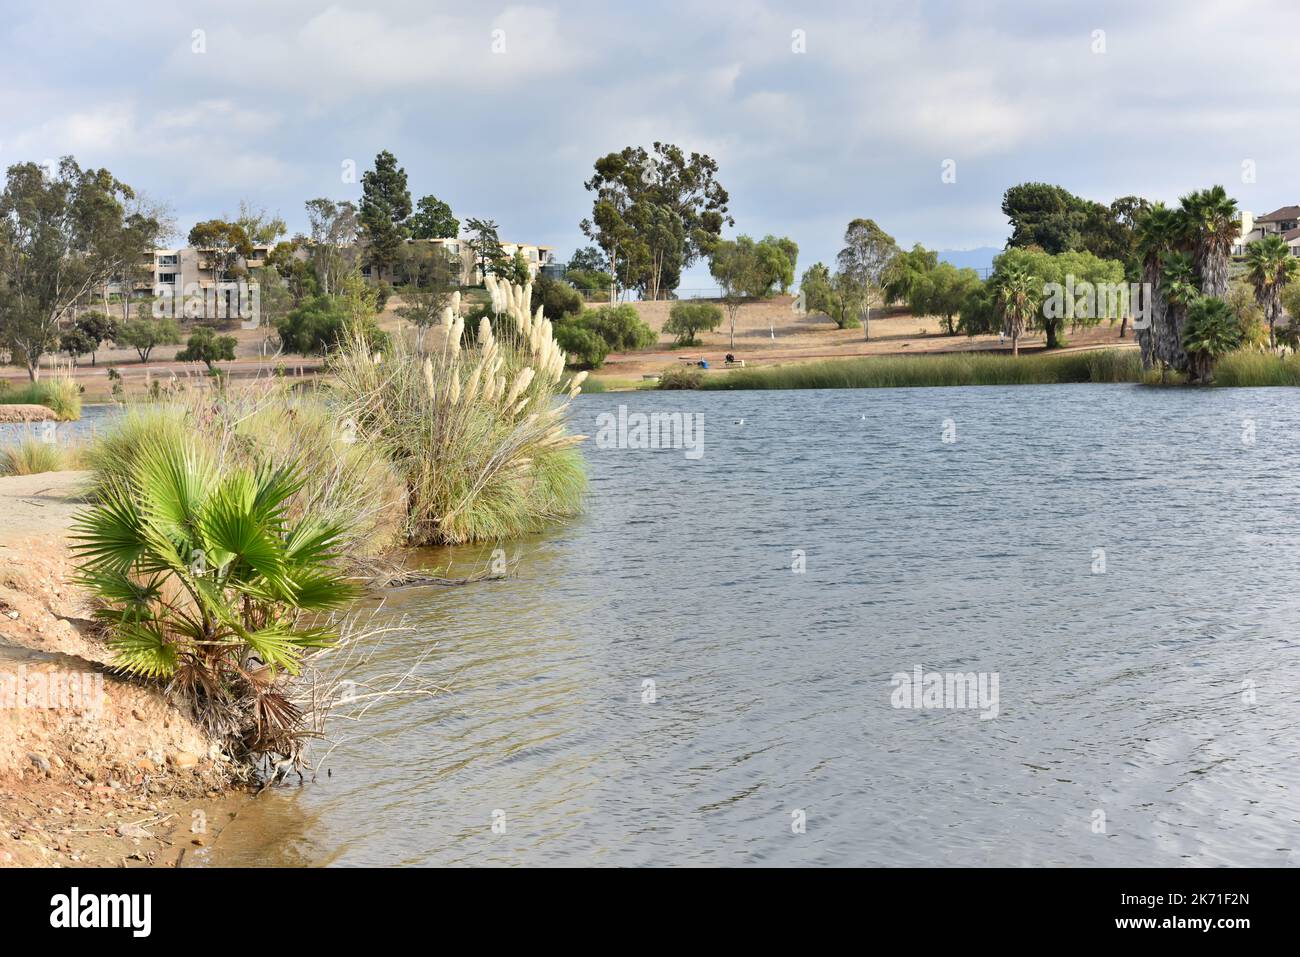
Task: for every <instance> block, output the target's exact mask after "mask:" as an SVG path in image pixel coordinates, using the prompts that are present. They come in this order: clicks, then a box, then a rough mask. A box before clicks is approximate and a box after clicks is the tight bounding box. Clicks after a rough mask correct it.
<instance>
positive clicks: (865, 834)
mask: <svg viewBox="0 0 1300 957" xmlns="http://www.w3.org/2000/svg"><path fill="white" fill-rule="evenodd" d="M1296 403H1297V393H1296V392H1295V391H1294V390H1288V389H1272V390H1222V391H1215V392H1195V391H1181V390H1180V391H1174V390H1170V391H1158V390H1147V389H1140V388H1136V387H1130V386H1114V387H1109V386H1061V387H1020V388H971V389H929V390H863V391H836V392H830V391H827V392H747V393H730V394H720V393H706V394H695V393H654V394H623V395H618V394H607V395H594V396H585V397H583V398H582V399H580V400H579V402H578V404H577V406H576V408H577V411H578V414H577V425H578V426H579V428H580V429H581V431H583V432H587V433H589V434H592V435H594V434H595V433H596V422H595V418H596V416H597V415H598V414H599V413H601V412H604V411H608V410H613V409H616V408H617V406H618V405H619V404H626V405H627V406H628V407H629V409H631V410H632V411H646V412H650V411H656V410H661V411H673V410H676V411H683V412H692V413H702V414H703V415H704V417H705V446H704V448H705V454H704V456H703V457H702V458H701V459H699V460H698V461H691V460H688V459H687V458H686V457H685V456H684V455H683V454H682V453H681V452H680V451H635V450H618V449H599V448H595V447H594V445H593V444H592V443H588V444H587V458H588V461H589V463H590V469H591V474H592V494H591V507H590V512H589V514H588V515H587V516H585V517H584V518H582V519H581V520H579V521H577V522H575V523H574V524H573V525H572V526H571V527H569V528H566V529H560V530H557V531H555V532H553V533H550V534H547V535H545V536H542V537H539V538H537V539H534V540H531V541H526V542H523V543H519V544H517V545H511V546H510V552H511V555H512V556H513V555H514V554H515V553H516V552H517V553H518V557H519V564H518V575H517V577H516V578H514V579H513V580H510V581H508V582H498V583H483V584H479V585H471V586H467V587H463V588H457V589H446V588H422V589H408V590H403V591H399V592H396V593H394V594H393V596H392V597H391V598H390V599H389V602H388V607H389V609H391V610H392V611H394V612H397V613H401V614H405V615H407V616H409V617H410V618H411V620H412V621H413V622H414V624H415V626H416V637H415V638H413V639H409V640H405V641H402V642H394V643H392V644H390V645H386V646H384V647H382V648H381V649H380V651H379V653H378V654H377V655H376V657H375V659H374V660H373V661H372V662H371V664H370V665H369V667H370V669H371V670H372V671H375V672H380V671H391V670H394V669H399V670H400V669H404V668H405V667H406V666H407V664H408V663H409V662H410V661H411V660H412V659H413V658H414V657H415V655H416V654H417V653H418V652H419V650H420V649H423V648H426V647H428V646H430V645H434V646H436V650H435V652H434V654H433V655H432V656H431V657H430V658H429V659H428V662H427V665H426V666H425V668H424V673H425V674H426V676H428V677H431V678H434V679H435V680H437V681H439V682H440V683H442V684H443V685H445V686H446V687H447V689H448V690H447V691H446V692H445V693H443V694H441V695H439V696H438V697H436V698H433V699H427V698H410V699H403V700H400V701H394V702H391V703H387V704H385V705H384V706H383V707H381V708H378V709H376V710H375V711H373V712H371V715H370V719H369V721H368V722H367V724H366V725H365V726H363V727H360V728H356V729H349V730H355V732H356V734H357V735H358V736H357V737H355V738H353V739H352V740H351V741H349V742H348V743H346V744H345V745H344V746H342V747H340V748H339V749H338V750H336V751H335V752H334V753H333V754H332V755H331V756H330V758H329V761H328V767H329V768H330V769H331V771H332V775H331V776H329V777H326V776H325V774H324V773H322V774H321V777H320V779H319V781H318V782H317V783H316V784H314V785H309V786H308V787H306V788H303V789H301V790H299V789H296V788H294V789H286V790H279V791H276V792H267V793H265V794H263V795H262V796H261V797H259V798H258V799H257V800H256V801H254V802H253V803H252V805H251V807H250V808H249V809H248V810H247V811H246V812H245V813H243V814H241V816H240V817H239V818H238V819H237V821H236V822H235V823H234V824H233V825H232V826H231V827H230V828H229V829H227V831H226V832H224V833H223V834H222V836H221V838H220V839H219V841H218V842H217V846H216V847H215V848H214V849H213V854H212V861H213V863H217V864H262V863H265V864H385V865H389V864H610V865H613V864H624V865H625V864H728V865H745V864H794V865H806V864H867V865H922V864H959V865H983V864H994V865H1024V864H1081V865H1102V864H1110V865H1179V864H1189V865H1220V864H1292V863H1295V862H1296V860H1297V855H1296V850H1295V848H1296V846H1297V840H1298V839H1297V836H1296V835H1297V831H1298V829H1300V797H1298V795H1300V790H1298V786H1300V735H1298V729H1297V721H1296V716H1297V706H1298V705H1300V643H1298V642H1297V634H1300V600H1297V598H1296V593H1297V586H1296V581H1297V559H1300V502H1298V501H1297V482H1296V468H1295V466H1296V462H1297V461H1300V458H1298V455H1297V453H1298V452H1300V447H1298V446H1300V412H1298V411H1297V404H1296ZM864 416H865V418H864ZM740 418H743V419H744V424H743V425H739V424H736V420H737V419H740ZM949 419H950V420H952V421H951V423H950V425H952V426H954V427H955V429H956V439H957V441H956V442H954V443H951V444H945V443H944V442H943V441H942V435H943V429H944V425H945V420H949ZM1252 428H1253V444H1251V443H1250V442H1249V441H1247V440H1249V439H1250V438H1251V429H1252ZM796 549H799V550H802V551H803V552H804V553H805V554H806V562H807V568H806V572H805V573H804V574H795V573H793V572H792V570H791V565H792V561H793V552H794V550H796ZM1095 549H1104V561H1105V573H1104V574H1095V573H1094V567H1097V566H1099V559H1100V557H1101V556H1100V554H1099V553H1097V552H1095V551H1094V550H1095ZM485 556H486V552H483V551H476V550H461V551H458V552H456V553H454V557H455V562H456V565H455V569H454V572H453V573H467V572H468V571H470V570H471V569H473V568H475V567H477V565H478V564H479V563H481V561H482V560H484V558H485ZM445 558H446V556H445V555H442V556H439V559H440V560H445ZM918 665H919V666H921V667H922V668H923V669H925V670H926V671H953V672H956V671H960V672H977V673H978V672H988V673H996V674H997V676H998V679H999V707H998V714H997V717H996V718H993V719H991V720H981V717H980V714H979V713H978V712H977V711H974V710H969V709H967V710H958V709H946V710H944V709H934V710H909V709H901V708H894V707H893V706H892V705H891V693H892V691H893V688H892V686H891V684H890V678H891V676H892V675H893V674H894V673H896V672H904V671H906V672H910V671H911V670H912V669H913V668H914V667H916V666H918ZM646 679H651V680H652V681H653V682H654V691H655V699H656V700H655V701H654V702H653V703H647V702H645V701H644V700H643V695H644V694H645V690H644V689H645V685H644V682H645V681H646ZM800 810H802V811H803V812H804V814H805V815H806V832H805V833H794V832H793V831H792V827H791V825H792V820H793V818H792V812H795V811H800ZM494 811H500V812H503V813H504V824H505V832H504V833H495V832H494V830H493V827H492V824H493V820H494V817H493V815H494ZM1102 815H1104V817H1103V816H1102ZM500 820H502V818H501V817H500V816H498V821H500ZM1102 827H1104V833H1099V830H1100V829H1101V828H1102ZM498 830H499V828H498Z"/></svg>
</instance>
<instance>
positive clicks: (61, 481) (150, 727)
mask: <svg viewBox="0 0 1300 957" xmlns="http://www.w3.org/2000/svg"><path fill="white" fill-rule="evenodd" d="M85 479H86V474H85V473H82V472H49V473H45V474H42V475H31V476H17V477H9V478H0V516H3V520H0V866H5V865H9V866H25V865H26V866H58V865H67V864H75V865H80V866H96V865H106V866H117V865H136V866H149V865H174V864H176V863H177V861H178V860H180V859H181V858H182V853H181V852H182V851H186V854H189V852H190V851H194V852H195V853H197V852H198V851H200V850H201V849H202V848H203V847H205V846H207V845H208V844H210V841H211V840H212V839H213V837H215V834H216V832H217V831H218V830H219V829H220V827H221V826H222V825H223V823H224V822H225V821H227V820H228V819H229V816H230V814H231V813H233V811H232V810H231V809H232V808H233V806H234V803H233V802H236V801H237V798H235V797H229V798H227V797H224V796H223V790H222V785H223V784H224V782H225V779H226V773H225V765H224V762H223V760H222V758H221V756H220V755H219V753H218V752H217V751H216V750H215V749H213V748H211V747H210V745H209V743H208V741H207V739H206V738H205V737H204V735H203V734H202V733H201V732H200V731H199V729H198V728H197V727H195V725H194V724H193V723H192V722H191V721H190V720H189V719H188V718H187V717H186V716H184V715H182V714H181V713H180V712H178V711H177V710H176V709H175V708H173V707H172V706H171V705H169V704H168V703H167V702H166V701H164V700H163V697H162V695H161V693H160V692H159V691H158V690H157V689H156V688H151V687H146V686H143V685H140V684H136V683H128V682H125V681H121V680H119V679H118V678H116V677H114V675H113V674H112V673H111V670H110V669H109V668H108V667H107V665H108V663H109V662H110V660H111V657H112V656H111V652H110V650H109V649H108V648H106V647H105V646H104V644H103V642H102V641H101V640H100V637H99V635H98V631H97V629H96V627H95V622H94V621H93V617H92V616H93V609H92V608H91V606H90V603H89V601H88V600H87V598H86V596H85V595H84V594H83V593H82V592H81V590H80V589H78V588H77V587H76V586H75V585H74V584H73V583H72V577H73V573H74V568H73V565H72V562H71V560H70V556H69V554H68V549H67V532H68V528H69V525H70V522H71V520H72V516H73V514H74V513H75V512H76V510H77V509H78V508H79V507H81V506H80V502H79V493H80V490H81V488H82V487H83V486H84V484H85ZM196 812H197V813H196ZM196 842H197V843H196ZM186 849H188V850H186ZM191 856H192V855H191Z"/></svg>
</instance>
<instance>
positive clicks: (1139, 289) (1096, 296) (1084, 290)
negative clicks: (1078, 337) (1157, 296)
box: [1043, 274, 1151, 329]
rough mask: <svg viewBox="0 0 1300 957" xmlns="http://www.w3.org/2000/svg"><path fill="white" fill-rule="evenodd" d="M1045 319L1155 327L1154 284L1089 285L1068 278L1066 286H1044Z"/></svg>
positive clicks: (1099, 283) (1072, 277)
mask: <svg viewBox="0 0 1300 957" xmlns="http://www.w3.org/2000/svg"><path fill="white" fill-rule="evenodd" d="M1043 317H1044V318H1045V319H1070V320H1074V319H1131V320H1133V328H1134V329H1147V328H1149V327H1150V325H1151V283H1149V282H1130V283H1122V282H1088V281H1087V280H1083V279H1075V278H1074V276H1072V275H1068V274H1067V275H1066V277H1065V282H1064V284H1062V283H1059V282H1045V283H1043Z"/></svg>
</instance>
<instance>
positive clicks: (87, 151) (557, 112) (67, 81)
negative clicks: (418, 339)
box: [0, 0, 1300, 286]
mask: <svg viewBox="0 0 1300 957" xmlns="http://www.w3.org/2000/svg"><path fill="white" fill-rule="evenodd" d="M6 17H7V23H6V29H5V31H4V32H3V33H2V34H0V161H3V163H4V164H5V165H8V164H9V163H12V162H16V161H21V160H29V159H30V160H37V161H46V160H49V159H52V158H54V157H57V156H60V155H63V154H68V153H71V154H73V155H75V156H76V157H77V158H78V160H80V161H81V162H82V163H83V165H84V164H93V165H96V166H107V167H109V168H110V169H111V170H113V172H114V173H116V174H117V175H118V177H119V178H121V179H123V180H125V181H126V182H128V183H130V184H131V185H133V186H134V187H136V188H137V189H139V190H142V191H143V192H145V193H147V194H148V195H149V196H151V197H152V198H154V199H157V200H161V201H164V202H166V203H167V204H169V205H170V207H171V209H172V211H173V213H174V215H175V217H176V220H177V223H178V225H179V227H180V228H181V230H182V231H187V230H188V228H189V226H190V225H192V224H193V223H194V222H195V221H196V220H199V219H204V218H210V217H212V216H216V215H220V214H221V213H223V212H234V211H235V210H236V209H237V207H238V203H239V201H240V200H241V199H247V200H250V201H251V202H253V203H254V204H256V205H260V206H265V207H267V208H269V209H270V210H272V211H277V212H279V213H280V214H281V215H283V216H284V217H285V218H286V219H287V220H288V222H289V224H290V227H291V229H295V230H296V229H299V228H302V227H304V226H305V223H306V219H305V215H304V214H303V208H302V204H303V201H304V200H307V199H310V198H312V197H314V196H330V197H333V198H338V199H343V198H352V199H356V198H358V197H359V195H360V186H359V184H358V183H355V182H351V183H349V182H344V181H343V169H344V164H345V163H346V162H347V161H349V160H352V161H354V162H355V163H356V164H357V167H358V169H360V170H363V169H365V168H366V167H367V166H369V165H370V163H371V161H372V160H373V157H374V154H375V153H376V152H377V151H379V150H380V149H389V150H392V151H393V152H394V153H395V154H396V155H397V157H398V159H399V161H400V162H401V164H402V165H403V166H405V168H406V170H407V173H408V174H409V177H410V185H411V191H412V193H413V194H414V195H415V196H417V197H418V196H420V195H422V194H425V193H433V194H435V195H437V196H438V197H440V198H442V199H445V200H446V201H448V202H449V203H450V204H451V205H452V208H453V209H454V210H455V212H456V214H457V215H458V216H460V217H461V218H462V219H463V218H464V217H466V216H483V217H491V218H494V219H496V220H497V221H498V222H499V223H500V224H501V233H502V236H503V238H506V239H517V240H522V241H528V242H542V243H548V244H552V245H554V246H557V247H558V248H559V250H560V253H561V255H563V256H567V255H568V253H569V252H570V251H571V250H572V249H573V247H575V246H576V245H578V244H580V243H584V242H585V241H584V240H583V239H582V236H581V233H580V231H579V229H578V222H579V220H581V219H582V218H583V216H584V215H586V214H587V213H588V212H589V210H590V205H591V203H590V194H588V193H587V192H586V191H585V190H584V188H583V185H582V183H583V180H584V179H586V178H587V177H588V176H589V174H590V170H591V164H592V161H593V160H594V159H595V158H596V157H597V156H598V155H601V154H603V153H606V152H609V151H611V150H616V149H619V148H621V147H623V146H627V145H632V144H640V145H646V146H648V145H649V144H650V143H651V142H652V141H654V140H656V139H658V140H666V141H669V142H674V143H677V144H678V145H679V146H681V147H683V148H685V149H688V150H698V151H702V152H705V153H708V154H710V155H711V156H713V157H714V158H716V159H717V160H718V162H719V163H720V165H721V175H720V179H721V181H722V183H723V185H724V186H725V187H726V188H727V189H728V191H729V192H730V194H731V210H732V213H733V215H734V216H735V218H736V227H735V230H734V232H737V233H739V232H745V233H750V234H753V235H759V236H761V235H763V234H765V233H769V232H772V233H778V234H784V235H789V236H791V237H793V238H794V239H795V240H796V241H797V242H798V243H799V245H800V248H801V251H802V252H801V257H800V258H801V269H802V266H804V265H807V264H808V263H810V262H812V261H813V260H815V259H822V260H827V259H829V258H830V257H832V256H833V255H834V253H835V250H836V249H837V248H838V245H839V239H840V236H841V234H842V231H843V228H844V225H845V224H846V223H847V221H848V220H849V219H851V218H853V217H856V216H867V217H871V218H873V219H875V220H877V221H878V222H879V223H880V224H881V225H882V226H884V227H885V228H886V229H887V230H888V231H889V232H891V233H892V234H893V235H894V236H895V237H897V238H898V240H899V241H900V242H902V243H904V244H911V243H913V242H918V241H919V242H923V243H925V244H926V245H927V246H930V247H937V248H941V249H965V248H971V247H980V246H1001V245H1002V243H1003V242H1004V241H1005V238H1006V235H1007V228H1006V221H1005V219H1004V217H1003V216H1002V215H1001V212H1000V210H999V203H1000V199H1001V195H1002V192H1003V190H1004V189H1005V188H1006V187H1007V186H1009V185H1011V184H1014V183H1017V182H1021V181H1024V180H1046V181H1049V182H1055V183H1059V184H1061V185H1063V186H1065V187H1067V188H1069V189H1071V190H1073V191H1075V192H1077V193H1080V194H1082V195H1084V196H1088V197H1091V198H1094V199H1098V200H1103V201H1108V200H1110V199H1112V198H1113V197H1115V196H1117V195H1124V194H1129V193H1136V194H1140V195H1144V196H1147V197H1149V198H1152V199H1164V200H1173V199H1176V198H1177V196H1178V195H1179V194H1180V193H1183V192H1186V191H1188V190H1190V189H1193V188H1197V187H1200V186H1204V185H1209V184H1211V183H1216V182H1221V183H1224V184H1225V185H1227V186H1228V187H1229V189H1230V190H1231V191H1232V192H1233V194H1234V195H1235V196H1236V197H1237V198H1238V199H1239V200H1240V202H1241V204H1242V206H1243V207H1244V208H1246V209H1250V210H1253V211H1255V212H1256V213H1261V212H1265V211H1268V210H1270V209H1273V208H1275V207H1277V206H1281V205H1286V204H1291V203H1297V202H1300V177H1297V175H1296V172H1297V169H1296V165H1295V164H1296V161H1297V159H1298V158H1300V123H1298V122H1297V121H1296V119H1297V116H1296V106H1295V104H1296V103H1297V102H1298V101H1300V100H1298V97H1297V94H1298V93H1300V53H1297V49H1298V48H1297V38H1300V5H1297V4H1296V3H1295V2H1294V0H1278V2H1264V0H1232V2H1229V0H1222V2H1198V0H1184V2H1169V3H1165V2H1149V0H1144V2H1142V3H1134V2H1132V0H1126V2H1122V3H1106V2H1101V3H1097V2H1092V3H1077V4H1056V3H1050V2H1034V3H1030V2H1022V3H998V2H985V3H980V2H961V3H940V2H870V0H856V2H846V3H824V4H814V5H808V4H782V3H775V2H771V3H764V2H752V3H749V2H728V0H715V2H712V3H709V4H703V3H699V2H690V3H673V2H662V0H656V2H655V3H646V2H636V3H619V2H609V0H603V2H593V3H568V2H565V3H542V2H538V3H529V4H504V5H498V4H493V3H491V2H490V0H489V2H486V3H467V2H460V3H455V4H442V3H436V2H433V3H431V2H428V0H367V2H364V3H343V2H338V3H320V2H305V0H303V2H299V0H276V2H274V3H267V2H264V0H263V2H257V3H254V2H245V0H223V2H221V3H179V4H170V5H169V4H161V5H158V4H140V3H125V2H103V0H98V2H89V0H88V2H81V3H60V2H57V0H56V2H50V3H45V4H43V5H40V6H36V5H32V8H31V9H30V10H29V11H27V12H17V11H12V10H11V11H10V12H7V14H6ZM195 31H202V33H201V34H196V33H195ZM1099 31H1100V32H1099ZM196 37H199V38H200V40H201V42H200V40H196ZM200 47H201V48H202V52H196V48H200ZM494 47H495V48H496V49H495V50H494ZM502 47H504V48H503V49H502ZM799 50H802V51H803V52H798V51H799ZM949 160H950V161H952V163H953V164H955V166H953V167H950V168H953V169H955V179H956V181H955V182H944V181H943V175H942V174H943V172H944V164H945V161H949ZM1243 164H1248V165H1247V167H1246V173H1247V174H1249V171H1250V169H1252V168H1253V171H1254V176H1253V178H1254V182H1244V181H1243V179H1244V178H1248V175H1247V177H1243ZM708 283H709V280H708V278H707V273H705V272H703V271H702V270H700V269H696V270H693V271H692V273H690V274H688V276H687V281H686V283H685V284H684V285H687V286H689V285H691V284H696V285H707V284H708Z"/></svg>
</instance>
